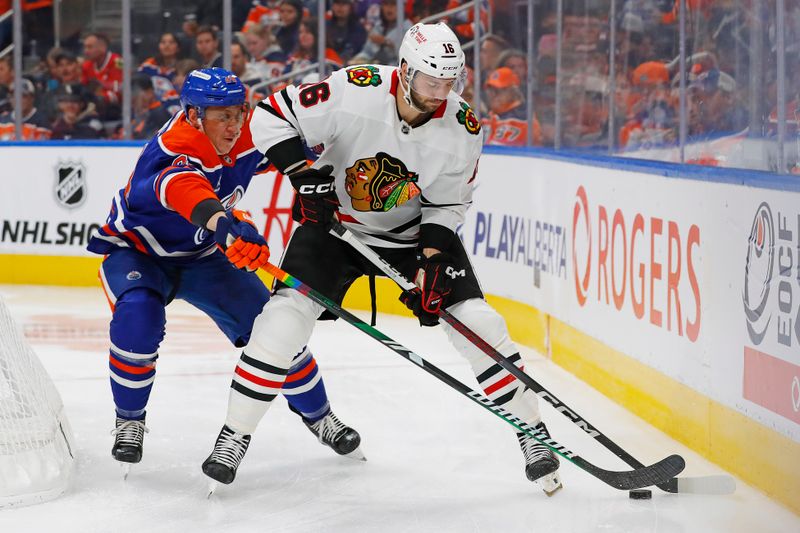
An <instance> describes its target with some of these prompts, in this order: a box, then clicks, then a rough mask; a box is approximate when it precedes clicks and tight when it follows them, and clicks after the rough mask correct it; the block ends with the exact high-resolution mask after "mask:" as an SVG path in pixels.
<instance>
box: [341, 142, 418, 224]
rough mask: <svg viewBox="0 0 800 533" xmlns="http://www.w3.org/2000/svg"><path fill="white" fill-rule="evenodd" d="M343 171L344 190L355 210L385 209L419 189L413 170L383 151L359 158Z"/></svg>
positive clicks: (397, 203) (415, 193)
mask: <svg viewBox="0 0 800 533" xmlns="http://www.w3.org/2000/svg"><path fill="white" fill-rule="evenodd" d="M345 174H346V177H345V182H344V186H345V191H347V194H348V196H350V201H351V203H352V206H353V209H355V210H356V211H388V210H389V209H391V208H393V207H395V206H401V205H403V204H404V203H406V202H407V201H409V200H410V199H412V198H414V197H415V196H418V195H419V193H420V190H419V187H418V186H417V185H416V183H415V182H416V181H417V180H418V175H417V173H416V172H409V170H408V168H407V167H406V165H405V163H403V162H402V161H400V160H399V159H397V158H396V157H392V156H390V155H389V154H387V153H385V152H378V153H377V154H376V155H375V157H367V158H364V159H359V160H358V161H356V162H355V163H354V164H353V165H352V166H351V167H348V168H347V169H346V170H345Z"/></svg>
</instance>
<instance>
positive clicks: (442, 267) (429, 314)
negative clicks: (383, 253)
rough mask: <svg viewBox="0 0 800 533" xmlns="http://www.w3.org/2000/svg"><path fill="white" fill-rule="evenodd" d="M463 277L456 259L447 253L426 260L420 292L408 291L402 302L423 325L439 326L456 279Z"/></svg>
mask: <svg viewBox="0 0 800 533" xmlns="http://www.w3.org/2000/svg"><path fill="white" fill-rule="evenodd" d="M458 275H459V271H457V270H456V265H455V262H454V260H453V257H452V256H451V255H450V254H448V253H444V252H439V253H436V254H433V255H432V256H430V257H428V258H424V259H423V260H422V262H421V263H420V265H419V268H418V269H417V275H416V277H415V278H414V283H416V285H417V289H414V290H412V291H405V292H403V293H402V294H401V295H400V301H401V302H403V303H404V304H405V305H406V307H408V308H409V309H411V311H412V312H413V313H414V315H415V316H416V317H417V318H418V319H419V323H420V325H421V326H435V325H437V324H438V323H439V310H440V309H442V308H443V307H444V306H445V305H446V303H447V297H448V296H449V295H450V292H451V290H452V285H453V279H454V278H455V277H456V276H458Z"/></svg>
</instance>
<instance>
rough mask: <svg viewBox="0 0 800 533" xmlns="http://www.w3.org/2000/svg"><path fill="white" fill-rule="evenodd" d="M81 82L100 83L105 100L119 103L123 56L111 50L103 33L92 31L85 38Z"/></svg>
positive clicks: (102, 96) (100, 95) (101, 93)
mask: <svg viewBox="0 0 800 533" xmlns="http://www.w3.org/2000/svg"><path fill="white" fill-rule="evenodd" d="M83 55H84V57H85V59H84V61H83V65H81V83H82V84H84V85H88V84H89V82H90V81H91V80H97V81H98V82H99V84H100V87H101V90H100V91H99V92H100V94H99V95H97V96H99V97H101V98H102V99H103V100H104V101H105V102H107V103H109V104H118V103H119V102H120V101H121V95H122V93H121V90H122V58H121V57H120V56H119V55H117V54H115V53H114V52H112V51H110V50H109V40H108V37H106V36H105V35H104V34H102V33H90V34H88V35H87V36H86V37H84V39H83Z"/></svg>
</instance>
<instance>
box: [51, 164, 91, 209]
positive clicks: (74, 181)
mask: <svg viewBox="0 0 800 533" xmlns="http://www.w3.org/2000/svg"><path fill="white" fill-rule="evenodd" d="M54 193H55V197H56V202H58V203H59V204H60V205H62V206H63V207H66V208H67V209H75V208H76V207H80V206H81V205H82V204H83V202H85V201H86V168H85V167H84V166H83V164H82V163H80V162H66V163H59V164H58V166H56V182H55V189H54Z"/></svg>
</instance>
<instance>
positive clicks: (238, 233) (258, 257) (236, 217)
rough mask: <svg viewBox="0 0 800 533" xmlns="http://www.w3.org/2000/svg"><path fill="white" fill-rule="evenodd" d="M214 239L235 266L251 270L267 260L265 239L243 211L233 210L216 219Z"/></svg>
mask: <svg viewBox="0 0 800 533" xmlns="http://www.w3.org/2000/svg"><path fill="white" fill-rule="evenodd" d="M214 240H216V241H217V244H218V245H219V246H220V248H222V250H224V251H225V255H226V256H227V257H228V261H230V262H231V263H232V264H233V266H235V267H236V268H241V269H245V270H247V271H249V272H253V271H254V270H258V269H259V268H260V267H262V266H264V265H265V264H266V263H267V261H269V246H267V241H265V240H264V237H262V236H261V234H260V233H259V232H258V229H256V226H255V224H253V222H252V221H251V220H250V217H249V216H248V215H247V213H245V212H244V211H238V210H234V211H233V212H232V213H225V216H224V217H222V218H220V219H219V220H217V229H216V231H215V232H214Z"/></svg>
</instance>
